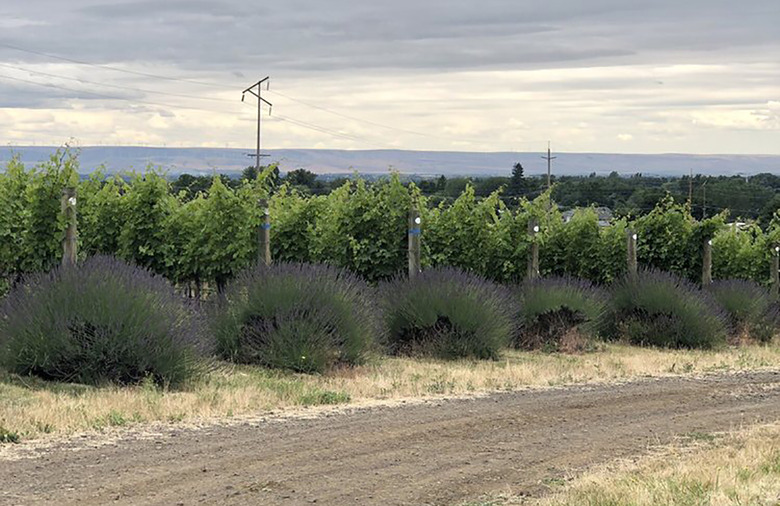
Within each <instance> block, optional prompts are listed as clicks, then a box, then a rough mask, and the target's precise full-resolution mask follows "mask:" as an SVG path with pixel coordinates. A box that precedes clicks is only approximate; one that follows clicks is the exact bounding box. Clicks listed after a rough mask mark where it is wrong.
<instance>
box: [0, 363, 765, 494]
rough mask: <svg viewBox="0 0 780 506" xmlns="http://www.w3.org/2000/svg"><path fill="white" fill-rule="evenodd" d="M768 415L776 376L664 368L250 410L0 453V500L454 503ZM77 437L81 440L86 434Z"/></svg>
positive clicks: (521, 488) (538, 485)
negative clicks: (419, 396)
mask: <svg viewBox="0 0 780 506" xmlns="http://www.w3.org/2000/svg"><path fill="white" fill-rule="evenodd" d="M778 419H780V373H771V372H763V373H751V374H739V375H723V376H709V377H706V378H699V379H683V378H667V379H657V380H645V381H638V382H634V383H628V384H623V385H613V386H607V385H604V386H581V387H573V388H566V389H555V390H542V391H525V392H514V393H501V394H495V395H491V396H488V397H482V398H475V399H456V400H444V401H441V400H440V401H434V402H428V403H422V404H413V405H409V406H403V407H378V408H376V407H375V408H369V409H354V410H348V411H347V412H346V413H341V414H329V415H323V416H320V417H318V418H314V419H286V420H275V419H267V420H258V421H254V422H247V423H241V424H236V425H229V426H214V427H209V428H200V429H183V428H176V427H172V428H170V429H167V430H164V431H163V432H162V433H161V434H158V435H156V436H154V437H148V436H143V435H142V434H141V433H140V432H136V431H128V432H126V433H125V434H124V435H122V436H121V437H120V438H118V439H116V440H113V441H112V442H109V443H107V444H106V445H104V446H100V447H97V448H95V447H90V444H87V443H84V442H83V441H81V442H80V441H79V440H75V441H74V440H69V441H65V442H62V443H58V444H55V445H54V446H52V447H49V448H47V449H42V450H37V451H31V452H30V454H29V455H27V456H25V457H24V458H9V457H8V456H6V457H4V458H3V459H2V460H0V504H57V505H66V504H78V505H80V506H87V505H98V504H100V505H103V504H127V505H129V504H133V505H136V504H165V505H177V504H180V505H190V504H209V505H212V504H230V505H235V504H282V505H299V504H313V503H316V504H326V505H349V504H358V505H364V504H382V505H401V504H414V505H420V504H436V505H438V504H458V503H459V502H461V501H463V500H466V499H474V498H476V497H478V496H479V495H481V494H483V493H485V492H490V491H506V490H511V491H512V492H514V493H529V494H538V493H542V492H543V491H544V490H545V486H544V484H543V482H544V480H548V479H553V478H559V477H562V476H565V475H567V474H568V473H569V472H571V471H576V470H577V469H582V468H584V467H586V466H589V465H592V464H595V463H600V462H605V461H609V460H611V459H614V458H617V457H621V456H630V455H635V454H640V453H643V452H646V451H647V450H648V448H649V447H651V446H653V445H656V444H663V443H666V442H669V441H670V440H672V439H673V438H674V437H676V436H679V435H681V434H685V433H691V432H711V431H722V430H729V429H732V428H737V427H739V426H744V425H748V424H752V423H755V422H759V421H775V420H778ZM90 443H94V441H91V442H90Z"/></svg>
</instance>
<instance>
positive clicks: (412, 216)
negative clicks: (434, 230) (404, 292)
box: [408, 207, 422, 279]
mask: <svg viewBox="0 0 780 506" xmlns="http://www.w3.org/2000/svg"><path fill="white" fill-rule="evenodd" d="M421 225H422V220H421V219H420V211H418V210H417V208H415V207H412V209H411V210H410V211H409V235H408V243H409V279H414V278H416V277H417V275H418V274H419V273H420V272H422V265H421V263H420V236H421V235H422V234H421V232H422V229H421Z"/></svg>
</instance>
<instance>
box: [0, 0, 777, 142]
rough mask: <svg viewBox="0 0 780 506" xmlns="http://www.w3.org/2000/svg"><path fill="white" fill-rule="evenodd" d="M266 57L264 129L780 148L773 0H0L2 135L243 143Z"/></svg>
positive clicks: (283, 137) (282, 133)
mask: <svg viewBox="0 0 780 506" xmlns="http://www.w3.org/2000/svg"><path fill="white" fill-rule="evenodd" d="M55 57H56V58H55ZM266 75H270V76H271V89H270V91H268V92H265V91H264V92H263V93H264V97H266V98H267V99H268V100H269V101H270V102H272V103H273V104H274V107H273V112H272V115H271V116H270V118H269V117H268V116H267V114H268V110H267V109H266V110H265V111H264V115H265V117H264V127H263V145H264V147H267V148H287V147H297V148H348V149H376V148H399V149H430V150H463V151H540V150H542V149H544V148H546V144H547V140H548V139H549V140H551V141H552V143H553V149H554V150H559V151H579V152H617V153H658V152H684V153H745V154H760V153H764V154H780V1H778V0H743V1H741V2H737V1H733V0H682V1H681V0H674V1H672V0H546V1H537V0H533V1H527V0H479V1H475V0H469V1H464V0H394V1H393V2H381V3H379V2H370V1H363V2H355V1H354V0H329V1H327V2H323V1H318V0H287V1H276V0H272V1H268V0H266V1H264V2H249V1H246V0H241V1H239V0H226V1H221V2H216V1H204V0H201V1H178V0H173V1H170V0H156V1H152V0H142V1H105V0H103V1H99V0H68V1H62V0H27V1H20V0H9V1H4V2H2V4H0V132H1V134H0V141H1V142H2V143H3V144H14V145H18V144H33V143H34V144H62V143H63V142H65V141H67V140H68V139H70V138H73V139H75V141H76V142H77V143H78V144H80V145H83V146H87V145H97V144H104V145H157V146H162V145H167V146H215V147H225V146H227V147H253V146H254V142H255V131H254V128H255V117H256V116H255V115H256V107H253V105H254V104H255V102H254V101H253V100H254V97H249V96H248V97H247V102H245V103H241V101H240V98H241V90H242V89H244V88H246V87H247V86H249V85H250V84H251V83H252V82H254V81H257V80H258V79H259V78H261V77H264V76H266ZM166 78H167V79H166ZM250 98H251V99H252V100H249V99H250Z"/></svg>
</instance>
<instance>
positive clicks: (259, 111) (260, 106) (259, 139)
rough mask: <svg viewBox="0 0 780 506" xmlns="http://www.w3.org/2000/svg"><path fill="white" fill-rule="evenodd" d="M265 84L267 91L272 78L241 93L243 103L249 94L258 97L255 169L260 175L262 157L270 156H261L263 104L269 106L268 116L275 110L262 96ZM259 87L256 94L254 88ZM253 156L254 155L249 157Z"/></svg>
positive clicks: (257, 83) (261, 81)
mask: <svg viewBox="0 0 780 506" xmlns="http://www.w3.org/2000/svg"><path fill="white" fill-rule="evenodd" d="M263 83H265V89H266V90H267V89H268V88H269V87H270V85H271V78H270V77H268V76H266V77H264V78H263V79H260V80H259V81H257V82H256V83H255V84H253V85H252V86H250V87H249V88H247V89H245V90H244V91H242V92H241V101H242V102H243V101H244V97H245V95H246V94H247V93H251V94H252V95H254V96H256V97H257V150H256V151H255V154H254V157H255V168H256V169H257V172H258V174H259V173H260V157H261V156H268V155H262V154H260V147H261V146H262V131H263V130H262V128H263V102H265V103H266V104H268V115H269V116H270V115H271V108H273V104H271V102H269V101H268V100H266V99H264V98H263V96H262V91H263ZM255 87H257V93H255V90H254V89H253V88H255ZM249 156H253V155H249Z"/></svg>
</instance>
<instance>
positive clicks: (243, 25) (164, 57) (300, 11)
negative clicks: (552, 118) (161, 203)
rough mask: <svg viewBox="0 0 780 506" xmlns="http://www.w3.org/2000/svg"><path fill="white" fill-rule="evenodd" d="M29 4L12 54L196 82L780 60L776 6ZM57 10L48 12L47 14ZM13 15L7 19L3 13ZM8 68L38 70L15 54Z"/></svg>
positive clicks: (505, 1) (718, 1) (11, 36)
mask: <svg viewBox="0 0 780 506" xmlns="http://www.w3.org/2000/svg"><path fill="white" fill-rule="evenodd" d="M28 4H30V6H29V7H28V6H27V5H25V4H21V5H19V6H18V7H15V8H14V11H15V12H12V13H8V14H9V15H11V14H13V15H14V16H16V17H21V18H28V19H34V20H37V21H40V22H44V23H46V24H45V25H41V26H36V25H32V26H23V27H18V28H13V27H11V28H8V29H7V30H4V32H3V34H2V35H0V41H6V42H9V43H15V44H17V45H20V46H24V47H31V48H34V49H37V50H41V51H50V52H57V53H61V54H68V55H73V56H74V57H78V58H83V59H87V60H90V61H97V62H104V63H107V62H116V61H130V62H154V61H158V62H166V63H171V62H173V63H176V64H177V65H180V66H181V67H183V68H185V69H189V70H198V69H201V70H209V71H223V72H224V73H225V75H226V76H229V75H231V74H232V73H233V72H236V71H239V72H249V71H251V70H254V69H257V68H261V67H262V68H269V69H291V70H295V71H299V72H306V71H316V72H324V71H327V70H341V71H346V70H353V71H365V70H371V69H387V70H395V71H403V70H413V71H416V70H419V69H428V70H432V71H438V70H442V71H448V70H463V69H472V68H474V69H477V68H493V69H526V68H543V67H548V66H550V65H554V66H562V67H567V66H583V65H588V64H592V63H594V62H595V63H598V64H623V63H626V62H627V61H631V62H633V63H643V62H654V61H664V62H666V63H668V62H669V61H670V60H686V61H690V60H695V59H697V58H698V59H701V60H707V61H712V60H713V59H718V58H727V57H728V52H729V51H738V50H740V49H745V48H751V47H759V46H763V47H765V46H771V47H775V48H778V46H780V30H777V26H776V24H777V21H778V20H779V19H780V4H778V3H777V2H776V1H775V0H754V1H752V2H749V3H747V2H743V3H741V5H740V6H739V9H735V8H734V4H733V2H730V1H726V0H688V1H686V2H679V1H671V0H657V1H654V2H647V1H644V0H642V1H639V0H634V1H627V0H621V1H618V0H591V1H589V2H582V1H581V0H551V1H548V2H544V3H542V2H516V1H514V0H483V1H480V2H473V1H457V0H447V1H444V0H427V1H420V0H416V1H412V0H399V1H394V2H392V3H389V2H388V3H384V2H383V3H382V4H378V3H374V2H371V3H362V4H355V3H354V2H353V1H351V0H332V1H330V2H326V3H324V2H320V1H305V0H295V1H288V2H281V1H276V2H266V3H264V4H263V6H262V7H255V6H253V5H250V4H247V3H246V2H243V1H238V0H230V1H221V2H208V1H202V0H201V1H194V2H193V1H165V2H159V1H152V0H142V1H136V2H134V1H126V2H94V1H88V0H71V1H69V2H60V1H56V2H55V1H53V0H45V1H43V2H35V5H34V6H33V5H32V3H28ZM41 4H44V5H45V7H44V8H41V7H40V5H41ZM0 13H2V12H1V11H0ZM0 58H3V59H29V57H23V56H22V55H19V54H16V53H14V52H13V51H10V50H2V51H1V52H0Z"/></svg>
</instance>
